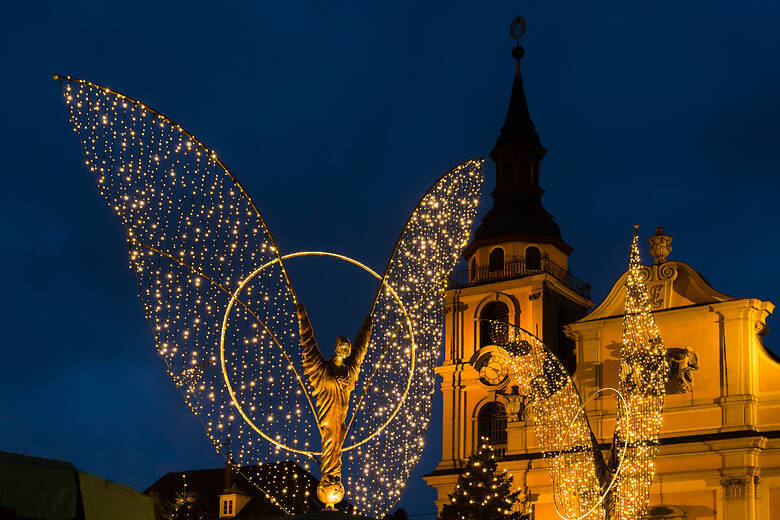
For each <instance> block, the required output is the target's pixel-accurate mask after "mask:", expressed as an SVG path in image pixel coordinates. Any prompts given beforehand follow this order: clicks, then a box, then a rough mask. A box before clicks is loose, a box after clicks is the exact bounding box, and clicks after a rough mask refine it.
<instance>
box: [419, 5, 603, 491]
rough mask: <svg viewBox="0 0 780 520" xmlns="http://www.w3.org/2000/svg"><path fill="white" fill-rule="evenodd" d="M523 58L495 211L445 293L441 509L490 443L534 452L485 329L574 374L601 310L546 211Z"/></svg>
mask: <svg viewBox="0 0 780 520" xmlns="http://www.w3.org/2000/svg"><path fill="white" fill-rule="evenodd" d="M523 32H525V22H524V20H523V19H522V18H517V19H515V21H514V22H513V23H512V34H513V36H514V37H515V39H516V40H519V38H520V36H522V34H523ZM523 54H524V50H523V48H522V47H521V46H520V45H519V44H517V45H516V46H515V47H514V49H513V50H512V56H513V57H514V61H515V63H514V69H515V70H514V79H513V83H512V92H511V97H510V100H509V109H508V110H507V115H506V120H505V121H504V124H503V126H502V127H501V130H500V133H499V136H498V139H497V141H496V144H495V147H494V148H493V150H492V151H491V152H490V158H491V159H492V160H493V162H494V163H495V167H496V170H495V171H496V177H495V189H494V190H493V191H492V193H491V196H492V198H493V206H492V208H491V209H490V211H488V213H487V214H486V215H485V217H484V218H483V219H482V222H481V224H480V226H479V227H478V228H477V230H476V232H475V234H474V238H473V240H472V241H471V243H469V244H468V246H466V248H465V250H464V251H463V257H464V259H465V260H466V264H467V269H466V270H465V271H463V272H457V273H454V274H453V276H452V279H451V280H450V283H449V285H448V289H447V292H446V294H445V298H446V299H445V301H446V303H445V306H446V307H445V312H446V317H445V334H444V337H445V344H444V350H445V355H444V360H443V362H442V365H441V366H439V367H438V368H437V373H438V374H439V375H440V376H441V377H442V379H443V381H442V384H441V392H442V396H443V418H442V419H443V428H442V430H443V432H442V434H443V438H442V457H441V461H440V462H439V465H438V467H437V468H436V470H435V471H434V472H433V473H431V474H429V475H427V476H426V477H425V478H426V481H427V482H428V484H429V485H431V486H433V487H436V488H437V489H438V492H439V495H438V501H437V503H438V505H439V506H441V505H442V504H443V503H444V502H445V501H446V500H447V494H448V493H450V492H451V491H452V489H453V487H454V485H455V482H456V480H457V474H458V471H459V468H460V467H461V466H462V465H463V463H464V461H465V460H466V459H467V458H468V456H469V455H470V454H471V453H473V452H474V450H475V448H476V446H477V442H478V440H479V438H480V437H483V436H484V437H487V438H488V440H489V442H490V443H491V444H492V445H493V446H494V448H496V449H497V451H498V452H499V453H500V454H502V456H503V457H505V458H511V457H512V455H518V454H520V453H523V452H526V451H527V449H528V447H529V446H528V440H527V438H528V435H529V434H530V431H529V429H527V428H526V424H525V421H524V418H523V403H524V398H523V396H521V395H518V390H517V387H515V386H514V385H513V382H512V378H511V376H510V375H509V369H508V366H507V364H506V362H505V360H504V358H505V353H504V352H503V349H501V348H500V347H498V346H497V345H494V344H493V338H492V337H491V327H490V324H489V322H487V321H485V320H496V321H507V322H509V323H513V324H516V325H518V326H520V327H522V328H523V329H525V330H527V331H529V332H532V333H533V334H535V335H536V336H538V337H539V338H540V339H541V340H542V341H543V342H544V343H545V344H546V345H547V346H548V347H549V348H550V349H551V350H552V351H553V352H554V353H555V354H556V355H557V356H558V357H559V359H560V360H561V361H562V362H563V364H564V366H565V367H566V368H567V370H568V371H569V372H570V373H574V371H575V369H576V362H575V353H574V342H573V341H572V340H571V339H569V338H568V337H567V336H566V335H565V334H564V332H563V326H564V325H567V324H569V323H572V322H574V321H577V320H578V319H580V318H582V317H583V316H584V315H585V313H586V311H587V310H588V309H589V308H590V307H592V306H593V302H592V301H591V300H590V286H589V285H588V284H586V283H583V282H582V281H580V280H578V279H577V278H575V277H574V276H573V275H572V274H571V273H570V271H569V255H570V254H571V252H572V248H571V247H570V246H569V245H568V244H566V242H564V241H563V238H562V237H561V230H560V228H559V227H558V224H556V223H555V221H554V220H553V217H552V215H551V214H550V213H548V212H547V211H546V210H545V209H544V206H543V205H542V194H543V193H544V190H542V188H541V184H540V166H541V161H542V158H543V157H544V155H545V153H546V150H545V149H544V147H543V146H542V144H541V141H540V139H539V135H538V134H537V133H536V127H535V126H534V124H533V122H532V121H531V116H530V113H529V110H528V103H527V101H526V96H525V91H524V88H523V78H522V75H521V71H520V62H521V59H522V57H523Z"/></svg>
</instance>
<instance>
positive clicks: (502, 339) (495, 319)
mask: <svg viewBox="0 0 780 520" xmlns="http://www.w3.org/2000/svg"><path fill="white" fill-rule="evenodd" d="M479 318H480V322H479V323H480V325H479V336H480V337H479V346H480V348H482V347H485V346H487V345H504V344H506V342H507V337H506V336H507V332H508V328H507V327H501V326H499V325H498V324H499V323H509V307H507V306H506V304H505V303H504V302H498V301H496V302H490V303H488V304H487V305H485V307H483V308H482V312H480V314H479ZM496 336H498V337H496Z"/></svg>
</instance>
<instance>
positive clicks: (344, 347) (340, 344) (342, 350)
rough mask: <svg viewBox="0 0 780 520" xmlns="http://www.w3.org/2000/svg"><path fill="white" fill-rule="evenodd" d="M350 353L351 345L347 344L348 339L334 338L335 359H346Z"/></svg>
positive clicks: (342, 337)
mask: <svg viewBox="0 0 780 520" xmlns="http://www.w3.org/2000/svg"><path fill="white" fill-rule="evenodd" d="M351 353H352V343H350V342H349V338H345V337H344V336H339V337H338V338H336V357H337V358H340V359H342V360H344V359H347V358H348V357H349V355H350V354H351Z"/></svg>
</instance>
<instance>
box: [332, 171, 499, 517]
mask: <svg viewBox="0 0 780 520" xmlns="http://www.w3.org/2000/svg"><path fill="white" fill-rule="evenodd" d="M483 165H484V160H482V159H480V160H471V161H467V162H465V163H463V164H461V165H459V166H457V167H456V168H454V169H452V170H450V171H449V172H447V173H446V174H445V175H444V176H442V177H441V179H439V180H438V181H437V182H436V183H435V184H434V185H433V186H432V187H431V189H430V190H429V191H428V193H426V194H425V196H424V197H423V198H422V200H421V201H420V203H419V204H418V205H417V207H416V208H415V209H414V211H413V212H412V214H411V217H410V218H409V220H408V222H407V223H406V226H405V227H404V229H403V231H402V232H401V235H400V237H399V239H398V241H397V243H396V247H395V249H394V251H393V253H392V255H391V258H390V261H389V263H388V266H387V269H386V271H385V274H384V282H385V285H381V284H380V288H379V291H378V293H377V297H376V302H375V305H374V308H373V311H372V316H373V323H374V325H373V332H372V338H371V343H370V345H369V347H368V353H367V356H366V359H365V360H364V361H363V366H362V368H361V373H360V379H359V380H358V382H357V385H356V388H355V391H354V392H353V393H352V397H351V401H352V402H351V403H350V407H349V410H350V415H351V416H352V417H351V420H350V421H349V423H348V424H349V425H350V427H349V430H348V432H347V437H346V440H345V442H344V444H345V452H344V468H345V469H344V486H345V488H346V494H347V499H348V500H349V501H350V502H352V503H353V504H354V505H355V506H356V507H357V508H358V509H359V510H360V511H361V512H362V513H364V514H367V515H369V516H372V517H374V518H381V517H382V515H383V514H384V513H386V512H387V511H389V510H390V508H392V507H393V505H394V504H395V503H396V502H397V501H398V500H399V499H400V497H401V492H402V491H403V488H404V485H405V483H406V480H407V478H408V477H409V473H410V471H411V469H412V467H413V466H414V464H415V463H416V462H417V460H418V459H419V458H420V454H421V452H422V449H423V440H424V437H425V433H426V430H427V428H428V422H429V419H430V414H431V397H432V395H433V392H434V368H435V366H436V363H437V361H438V357H439V347H440V344H441V337H442V332H443V329H444V316H443V314H442V306H443V298H442V291H443V290H444V289H445V284H446V280H447V277H448V275H449V273H450V272H451V271H452V269H453V267H454V266H455V264H456V262H457V261H458V259H459V258H460V253H461V251H462V250H463V247H464V246H465V245H466V242H467V240H468V238H469V234H470V232H471V225H472V222H473V220H474V218H475V216H476V212H477V203H478V200H479V196H480V189H481V186H482V180H483V173H482V168H483ZM387 285H389V286H391V287H392V288H393V289H394V290H395V292H396V293H397V295H398V296H399V298H400V300H401V303H402V304H403V307H401V306H400V305H398V302H397V301H396V300H395V298H394V297H393V296H392V295H391V294H390V292H389V291H388V289H387V287H386V286H387ZM403 308H405V309H406V314H405V313H404V310H403ZM407 318H408V320H407ZM410 329H411V332H412V333H411V334H410ZM355 444H358V445H357V446H355ZM349 446H354V447H353V448H352V449H348V450H347V448H348V447H349Z"/></svg>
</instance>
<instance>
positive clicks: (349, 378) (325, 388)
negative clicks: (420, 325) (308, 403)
mask: <svg viewBox="0 0 780 520" xmlns="http://www.w3.org/2000/svg"><path fill="white" fill-rule="evenodd" d="M298 323H299V327H300V335H301V354H302V355H303V371H304V373H305V374H306V375H307V376H308V377H309V383H310V384H311V387H312V393H311V395H312V397H314V399H315V401H314V403H315V406H316V408H317V423H318V425H319V427H320V436H321V437H322V450H321V451H322V455H321V457H320V483H319V484H318V485H317V498H319V499H320V501H321V502H322V503H324V504H325V507H326V508H328V509H334V505H335V504H338V503H339V502H341V499H342V498H343V497H344V486H343V485H342V483H341V448H342V447H343V446H344V437H345V434H346V432H347V425H346V421H347V407H348V406H349V396H350V394H351V393H352V390H354V389H355V383H357V379H358V375H359V374H360V365H361V364H362V363H363V358H364V357H366V350H368V341H369V339H370V338H371V316H370V315H369V316H367V317H366V319H365V321H364V322H363V325H362V326H361V327H360V331H359V332H358V334H357V337H356V338H355V344H354V345H352V344H351V343H350V342H349V339H348V338H346V337H344V336H339V337H338V338H337V339H336V355H335V356H333V358H332V359H331V360H330V361H325V359H324V358H323V357H322V353H321V352H320V349H319V347H318V346H317V340H316V339H315V338H314V333H313V332H312V329H311V323H309V316H308V315H307V314H306V308H305V307H304V306H303V305H298Z"/></svg>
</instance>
